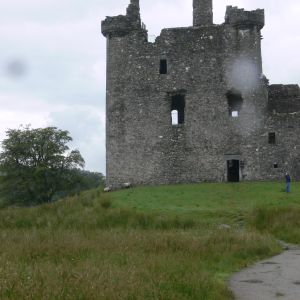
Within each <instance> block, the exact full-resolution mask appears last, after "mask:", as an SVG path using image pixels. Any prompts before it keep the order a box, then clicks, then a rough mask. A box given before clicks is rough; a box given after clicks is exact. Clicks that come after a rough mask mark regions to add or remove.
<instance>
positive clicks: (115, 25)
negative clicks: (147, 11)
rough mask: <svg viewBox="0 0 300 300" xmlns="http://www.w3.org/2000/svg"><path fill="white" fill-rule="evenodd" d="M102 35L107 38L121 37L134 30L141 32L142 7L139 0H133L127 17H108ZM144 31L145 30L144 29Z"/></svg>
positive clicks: (103, 22) (103, 24)
mask: <svg viewBox="0 0 300 300" xmlns="http://www.w3.org/2000/svg"><path fill="white" fill-rule="evenodd" d="M101 25H102V26H101V29H102V34H103V35H104V36H105V37H114V36H117V37H121V36H125V35H127V34H129V33H130V32H132V31H134V30H141V29H142V24H141V17H140V5H139V1H138V0H131V2H130V4H129V5H128V7H127V10H126V15H125V16H124V15H119V16H116V17H106V19H105V20H104V21H102V24H101ZM143 30H144V28H143Z"/></svg>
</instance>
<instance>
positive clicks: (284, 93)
mask: <svg viewBox="0 0 300 300" xmlns="http://www.w3.org/2000/svg"><path fill="white" fill-rule="evenodd" d="M294 97H300V88H299V85H298V84H286V85H284V84H272V85H270V86H269V98H271V99H276V98H294Z"/></svg>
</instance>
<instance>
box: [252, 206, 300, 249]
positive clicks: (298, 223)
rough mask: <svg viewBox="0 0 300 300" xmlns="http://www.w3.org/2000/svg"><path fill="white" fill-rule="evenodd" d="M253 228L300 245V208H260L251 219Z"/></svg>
mask: <svg viewBox="0 0 300 300" xmlns="http://www.w3.org/2000/svg"><path fill="white" fill-rule="evenodd" d="M250 224H251V225H252V227H254V228H256V229H258V230H259V231H261V232H268V233H270V234H272V235H274V236H275V237H277V238H278V239H281V240H284V241H286V242H290V243H297V244H299V243H300V207H299V206H294V205H292V206H288V207H259V208H256V209H255V210H254V211H253V213H252V217H251V222H250Z"/></svg>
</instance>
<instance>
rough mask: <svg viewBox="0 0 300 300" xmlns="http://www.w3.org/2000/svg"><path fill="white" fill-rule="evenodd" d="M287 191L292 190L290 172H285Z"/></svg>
mask: <svg viewBox="0 0 300 300" xmlns="http://www.w3.org/2000/svg"><path fill="white" fill-rule="evenodd" d="M285 191H286V192H287V193H289V192H290V191H291V176H290V174H289V173H288V172H286V173H285Z"/></svg>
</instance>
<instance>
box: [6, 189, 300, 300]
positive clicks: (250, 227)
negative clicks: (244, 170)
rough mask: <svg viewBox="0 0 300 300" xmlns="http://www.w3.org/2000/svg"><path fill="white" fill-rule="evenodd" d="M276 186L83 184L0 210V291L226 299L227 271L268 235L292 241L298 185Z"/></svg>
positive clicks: (266, 252) (263, 249) (36, 295)
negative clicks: (103, 187) (106, 187)
mask: <svg viewBox="0 0 300 300" xmlns="http://www.w3.org/2000/svg"><path fill="white" fill-rule="evenodd" d="M283 187H284V186H283V184H282V183H242V184H199V185H178V186H161V187H141V188H136V189H128V190H122V191H118V192H113V193H109V194H103V193H102V192H101V191H99V190H91V191H88V192H85V193H81V194H80V195H78V196H74V197H71V198H68V199H64V200H61V201H59V202H57V203H54V204H48V205H42V206H38V207H32V208H17V207H13V208H5V209H2V210H0V260H1V262H0V268H1V272H0V299H112V300H113V299H214V300H218V299H222V300H223V299H232V295H231V293H230V291H229V290H228V289H227V287H226V280H227V278H228V277H229V276H230V274H231V273H232V272H235V271H237V270H239V269H241V268H243V267H245V266H247V265H248V264H250V263H253V262H254V261H257V260H259V259H262V258H264V257H268V256H272V255H274V254H276V253H279V252H280V251H281V249H280V247H279V246H278V244H277V243H276V240H275V239H276V238H280V239H285V240H286V241H289V242H296V243H297V242H298V243H300V230H299V227H300V221H299V220H300V186H299V187H298V186H297V184H294V185H293V186H292V188H293V190H292V193H291V194H289V195H287V194H286V193H284V192H283V191H282V189H283ZM225 224H226V226H225ZM227 225H228V226H227Z"/></svg>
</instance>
